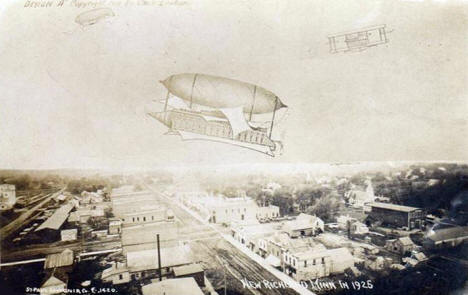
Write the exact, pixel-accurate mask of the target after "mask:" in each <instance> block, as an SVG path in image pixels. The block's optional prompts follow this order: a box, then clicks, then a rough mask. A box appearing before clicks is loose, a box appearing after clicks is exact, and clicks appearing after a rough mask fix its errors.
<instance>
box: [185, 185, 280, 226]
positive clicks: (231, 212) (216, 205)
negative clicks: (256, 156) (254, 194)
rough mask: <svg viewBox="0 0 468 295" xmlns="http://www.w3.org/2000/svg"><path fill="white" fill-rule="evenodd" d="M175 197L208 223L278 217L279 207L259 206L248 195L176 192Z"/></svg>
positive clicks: (241, 222)
mask: <svg viewBox="0 0 468 295" xmlns="http://www.w3.org/2000/svg"><path fill="white" fill-rule="evenodd" d="M177 198H178V199H179V200H180V201H181V202H182V203H183V204H184V205H185V206H187V207H189V208H191V209H193V210H195V211H197V212H198V214H199V215H200V216H201V217H202V218H204V219H205V220H207V221H208V222H210V223H226V224H230V223H240V224H254V223H258V220H262V219H272V218H277V217H279V216H280V215H279V207H277V206H265V207H259V206H258V205H257V203H256V202H255V201H254V200H253V199H252V198H250V197H238V198H227V197H224V196H220V195H219V196H214V195H209V194H207V193H203V192H200V193H194V192H186V193H177Z"/></svg>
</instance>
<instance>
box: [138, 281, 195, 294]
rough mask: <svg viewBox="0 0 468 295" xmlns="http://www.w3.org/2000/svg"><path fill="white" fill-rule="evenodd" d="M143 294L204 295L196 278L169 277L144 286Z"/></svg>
mask: <svg viewBox="0 0 468 295" xmlns="http://www.w3.org/2000/svg"><path fill="white" fill-rule="evenodd" d="M141 290H142V292H143V295H183V294H187V295H188V294H190V295H203V292H202V291H201V289H200V287H199V286H198V285H197V282H195V279H194V278H179V279H169V280H164V281H160V282H156V283H151V284H149V285H145V286H143V287H142V289H141Z"/></svg>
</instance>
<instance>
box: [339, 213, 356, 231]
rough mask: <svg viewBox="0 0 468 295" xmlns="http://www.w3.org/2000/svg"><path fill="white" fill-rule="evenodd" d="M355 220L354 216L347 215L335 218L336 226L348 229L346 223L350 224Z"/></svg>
mask: <svg viewBox="0 0 468 295" xmlns="http://www.w3.org/2000/svg"><path fill="white" fill-rule="evenodd" d="M356 221H357V219H356V218H353V217H350V216H349V215H346V216H344V215H341V216H339V217H337V218H336V222H337V223H338V227H339V228H340V229H348V224H352V223H354V222H356Z"/></svg>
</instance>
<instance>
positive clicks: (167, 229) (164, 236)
mask: <svg viewBox="0 0 468 295" xmlns="http://www.w3.org/2000/svg"><path fill="white" fill-rule="evenodd" d="M177 232H178V227H177V223H176V222H174V221H161V222H154V223H147V224H140V225H135V226H129V227H124V228H123V229H122V246H129V245H136V244H148V243H152V244H154V247H155V248H156V234H159V235H160V240H161V241H167V240H173V239H175V238H177Z"/></svg>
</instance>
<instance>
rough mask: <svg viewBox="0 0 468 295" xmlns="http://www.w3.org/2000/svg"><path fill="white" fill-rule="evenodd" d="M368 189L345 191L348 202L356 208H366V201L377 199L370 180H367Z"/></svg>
mask: <svg viewBox="0 0 468 295" xmlns="http://www.w3.org/2000/svg"><path fill="white" fill-rule="evenodd" d="M366 184H367V187H366V190H365V191H363V190H359V189H353V190H350V191H348V192H346V193H345V197H346V198H347V199H348V203H349V204H350V205H352V206H353V207H355V208H364V207H365V204H366V203H369V202H374V201H375V194H374V188H373V187H372V182H371V181H370V180H367V181H366Z"/></svg>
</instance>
